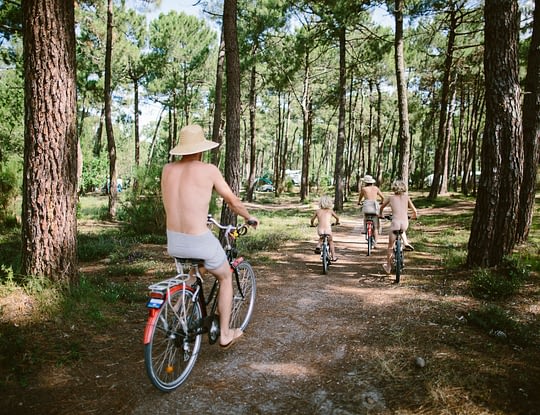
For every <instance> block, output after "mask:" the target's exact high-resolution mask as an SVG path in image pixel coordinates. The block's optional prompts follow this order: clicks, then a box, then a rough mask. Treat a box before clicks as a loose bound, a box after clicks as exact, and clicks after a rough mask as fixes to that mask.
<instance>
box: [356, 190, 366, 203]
mask: <svg viewBox="0 0 540 415" xmlns="http://www.w3.org/2000/svg"><path fill="white" fill-rule="evenodd" d="M363 198H364V189H363V188H362V189H360V194H359V195H358V203H357V205H359V204H360V203H361V202H362V199H363Z"/></svg>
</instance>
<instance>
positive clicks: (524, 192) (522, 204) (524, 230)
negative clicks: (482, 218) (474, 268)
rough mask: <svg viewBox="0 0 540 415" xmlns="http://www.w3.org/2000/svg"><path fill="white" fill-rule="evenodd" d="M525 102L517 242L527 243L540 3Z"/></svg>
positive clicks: (537, 118) (538, 89)
mask: <svg viewBox="0 0 540 415" xmlns="http://www.w3.org/2000/svg"><path fill="white" fill-rule="evenodd" d="M524 92H525V93H524V98H523V146H524V152H523V153H524V160H523V184H522V186H521V191H520V195H519V218H518V220H519V221H518V227H517V235H516V237H517V242H518V243H522V242H525V241H526V240H527V238H528V236H529V231H530V229H531V223H532V217H533V212H534V197H535V194H536V192H535V189H536V175H537V169H538V164H539V163H540V2H538V1H536V2H535V8H534V18H533V34H532V38H531V44H530V46H529V56H528V62H527V76H526V78H525V91H524Z"/></svg>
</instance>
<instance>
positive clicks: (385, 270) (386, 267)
mask: <svg viewBox="0 0 540 415" xmlns="http://www.w3.org/2000/svg"><path fill="white" fill-rule="evenodd" d="M382 267H383V269H384V272H386V275H390V271H392V268H391V267H390V265H388V264H382Z"/></svg>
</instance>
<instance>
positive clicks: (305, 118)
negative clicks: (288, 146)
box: [300, 51, 312, 202]
mask: <svg viewBox="0 0 540 415" xmlns="http://www.w3.org/2000/svg"><path fill="white" fill-rule="evenodd" d="M304 64H305V66H304V85H303V92H302V102H301V109H302V175H301V177H300V201H301V202H304V201H305V200H306V198H307V197H308V195H309V160H310V151H311V131H312V125H311V117H312V114H311V110H312V103H311V85H310V84H311V80H310V70H309V52H308V51H306V55H305V57H304Z"/></svg>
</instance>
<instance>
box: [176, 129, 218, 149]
mask: <svg viewBox="0 0 540 415" xmlns="http://www.w3.org/2000/svg"><path fill="white" fill-rule="evenodd" d="M217 146H219V143H216V142H214V141H210V140H207V139H205V138H204V131H203V129H202V127H201V126H200V125H195V124H192V125H186V126H185V127H184V128H182V129H181V130H180V140H179V141H178V145H177V146H176V147H175V148H173V149H172V150H171V151H170V154H173V155H176V156H185V155H188V154H195V153H202V152H203V151H206V150H211V149H213V148H215V147H217Z"/></svg>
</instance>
